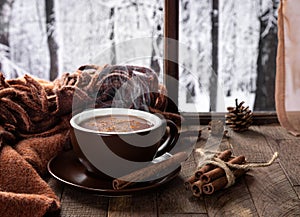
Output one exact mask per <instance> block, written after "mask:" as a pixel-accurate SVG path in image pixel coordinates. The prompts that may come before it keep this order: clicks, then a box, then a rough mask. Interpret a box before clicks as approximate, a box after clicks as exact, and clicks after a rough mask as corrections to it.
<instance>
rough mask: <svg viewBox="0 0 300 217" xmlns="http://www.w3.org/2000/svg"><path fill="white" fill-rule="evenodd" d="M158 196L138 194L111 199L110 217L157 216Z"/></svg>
mask: <svg viewBox="0 0 300 217" xmlns="http://www.w3.org/2000/svg"><path fill="white" fill-rule="evenodd" d="M156 210H157V208H156V194H155V193H148V194H138V195H133V196H128V197H111V198H110V199H109V206H108V217H115V216H116V217H142V216H145V217H146V216H147V217H148V216H149V217H151V216H156V215H157V213H156Z"/></svg>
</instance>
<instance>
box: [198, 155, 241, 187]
mask: <svg viewBox="0 0 300 217" xmlns="http://www.w3.org/2000/svg"><path fill="white" fill-rule="evenodd" d="M228 162H229V163H232V164H242V163H244V162H245V156H238V157H234V158H232V159H231V160H229V161H228ZM224 175H225V171H224V170H223V169H222V168H219V167H218V168H215V169H213V170H210V171H208V172H206V173H204V174H202V175H201V177H200V180H201V181H202V182H204V183H209V182H211V181H213V180H215V179H217V178H219V177H222V176H224Z"/></svg>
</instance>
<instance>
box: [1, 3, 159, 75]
mask: <svg viewBox="0 0 300 217" xmlns="http://www.w3.org/2000/svg"><path fill="white" fill-rule="evenodd" d="M4 2H5V1H4ZM7 2H10V1H7ZM45 2H47V4H46V3H45ZM49 2H51V4H48V3H49ZM4 4H5V3H4ZM7 4H8V3H7ZM163 6H164V1H163V0H154V1H141V0H132V1H124V0H47V1H36V0H15V1H14V3H13V4H12V5H7V7H5V11H3V12H5V13H0V16H2V17H0V19H1V24H2V20H5V21H6V24H7V25H6V24H5V25H1V30H3V31H4V32H5V36H6V35H7V41H8V42H9V43H5V44H4V42H2V41H0V43H1V46H0V63H1V64H0V70H2V71H3V72H4V73H5V76H6V77H7V78H13V77H17V76H22V75H23V74H24V73H30V74H33V75H36V76H38V77H40V78H45V79H49V78H50V70H51V67H53V64H56V67H57V71H59V74H62V73H63V72H73V71H75V70H76V69H77V68H78V67H79V66H81V65H86V64H107V63H108V64H135V65H143V66H146V67H152V68H153V69H155V70H156V71H157V72H158V73H159V72H160V71H162V69H163V67H162V59H161V58H159V57H162V53H163V41H162V35H163V17H164V14H163V13H164V11H163ZM8 9H9V10H8ZM3 10H4V9H3ZM4 26H7V27H8V28H2V27H4ZM1 33H2V31H0V34H1ZM49 35H51V36H52V39H53V41H50V40H49V38H48V36H49ZM144 37H145V38H146V39H145V40H144V41H143V42H144V43H142V41H141V40H137V43H142V46H139V44H136V43H135V42H134V41H132V39H136V38H144ZM0 38H1V35H0ZM152 39H153V40H152ZM0 40H1V39H0ZM127 42H128V43H127ZM50 44H51V45H50ZM132 44H133V46H130V45H132ZM49 46H51V47H52V53H51V51H50V49H49ZM122 46H123V47H122ZM124 46H125V48H124ZM2 48H3V49H2ZM141 54H142V55H141ZM3 56H4V57H5V58H4V57H3ZM107 56H109V57H108V58H104V57H107ZM2 57H3V58H2ZM52 57H53V58H54V57H55V58H57V59H58V61H56V63H52V62H51V61H50V60H51V58H52ZM161 74H162V73H161Z"/></svg>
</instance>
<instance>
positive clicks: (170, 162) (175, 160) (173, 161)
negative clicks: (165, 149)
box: [112, 152, 188, 190]
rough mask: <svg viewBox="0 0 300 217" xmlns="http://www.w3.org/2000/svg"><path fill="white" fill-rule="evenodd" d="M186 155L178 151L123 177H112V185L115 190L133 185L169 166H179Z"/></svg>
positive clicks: (161, 171) (160, 172)
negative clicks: (165, 158)
mask: <svg viewBox="0 0 300 217" xmlns="http://www.w3.org/2000/svg"><path fill="white" fill-rule="evenodd" d="M187 157H188V154H187V153H185V152H179V153H177V154H175V155H173V156H172V157H170V158H169V159H167V160H164V161H162V162H159V163H156V164H152V165H150V166H147V167H145V168H142V169H139V170H136V171H134V172H132V173H130V174H128V175H125V176H123V177H120V178H116V179H114V180H113V182H112V186H113V188H114V189H115V190H120V189H124V188H127V187H129V186H131V185H134V184H135V183H138V182H143V181H147V180H149V179H151V178H153V177H155V176H157V175H158V174H162V173H163V172H165V171H166V170H167V169H168V168H170V167H174V166H177V165H178V166H179V165H180V163H181V162H183V161H184V160H186V159H187Z"/></svg>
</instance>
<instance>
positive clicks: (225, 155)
mask: <svg viewBox="0 0 300 217" xmlns="http://www.w3.org/2000/svg"><path fill="white" fill-rule="evenodd" d="M231 154H232V153H231V151H230V150H225V151H223V152H221V153H220V154H219V155H218V156H217V158H219V159H221V160H223V161H227V160H228V159H229V157H230V156H231ZM214 168H215V166H214V165H212V164H206V165H205V166H203V167H201V168H200V169H199V170H197V171H196V172H195V177H196V178H198V179H200V177H201V176H202V175H203V174H204V173H206V172H207V171H210V170H212V169H214Z"/></svg>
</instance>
